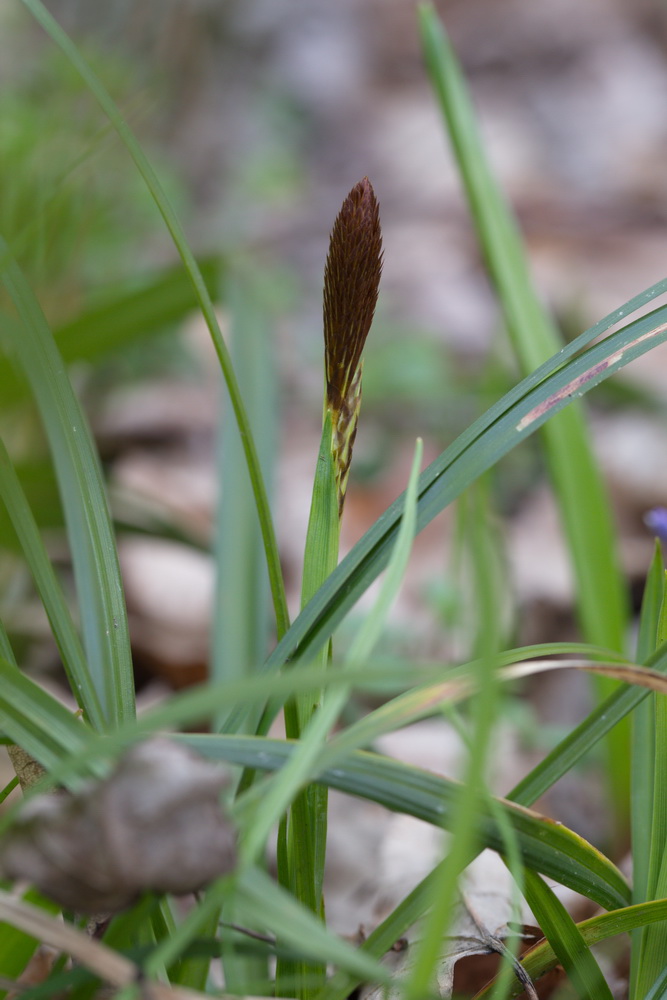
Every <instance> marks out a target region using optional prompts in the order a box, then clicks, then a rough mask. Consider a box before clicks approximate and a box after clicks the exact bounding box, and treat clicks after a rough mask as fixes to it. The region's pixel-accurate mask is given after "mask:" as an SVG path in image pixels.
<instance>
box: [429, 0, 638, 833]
mask: <svg viewBox="0 0 667 1000" xmlns="http://www.w3.org/2000/svg"><path fill="white" fill-rule="evenodd" d="M419 25H420V31H421V38H422V45H423V49H424V54H425V61H426V66H427V68H428V71H429V75H430V77H431V82H432V85H433V87H434V90H435V92H436V95H437V98H438V101H439V105H440V108H441V111H442V114H443V117H444V120H445V122H446V125H447V129H448V133H449V137H450V140H451V144H452V147H453V150H454V154H455V157H456V160H457V164H458V168H459V173H460V176H461V179H462V182H463V186H464V189H465V191H466V195H467V199H468V203H469V206H470V211H471V214H472V217H473V220H474V224H475V227H476V231H477V235H478V238H479V241H480V244H481V247H482V250H483V252H484V256H485V258H486V262H487V268H488V271H489V274H490V276H491V279H492V281H493V283H494V285H495V287H496V290H497V293H498V297H499V300H500V304H501V307H502V310H503V314H504V317H505V322H506V326H507V329H508V331H509V335H510V340H511V342H512V345H513V348H514V351H515V354H516V356H517V358H518V360H519V365H520V368H521V369H522V371H523V372H524V373H525V374H528V373H530V372H531V371H533V369H534V368H536V367H537V366H538V365H540V364H541V363H542V362H543V361H545V360H546V359H547V358H548V357H549V356H551V355H552V354H554V353H555V352H556V351H557V350H558V349H559V347H561V346H562V338H561V337H560V336H559V334H558V331H557V329H556V327H555V325H554V324H553V322H552V321H551V319H550V317H549V315H548V314H547V312H546V311H545V309H544V308H543V306H542V305H541V303H540V301H539V299H538V296H537V295H536V293H535V290H534V287H533V283H532V279H531V277H530V273H529V267H528V262H527V260H526V256H525V251H524V248H523V244H522V240H521V236H520V234H519V230H518V227H517V225H516V222H515V220H514V218H513V217H512V215H511V212H510V210H509V208H508V206H507V204H506V202H505V199H504V198H503V196H502V194H501V191H500V188H499V186H498V184H497V183H496V181H495V179H494V177H493V174H492V172H491V169H490V167H489V165H488V162H487V158H486V155H485V150H484V147H483V144H482V141H481V138H480V135H479V131H478V128H477V123H476V116H475V112H474V110H473V106H472V101H471V99H470V96H469V94H468V92H467V88H466V84H465V81H464V78H463V74H462V72H461V70H460V67H459V66H458V63H457V60H456V58H455V56H454V53H453V51H452V48H451V45H450V43H449V40H448V38H447V36H446V34H445V31H444V29H443V27H442V23H441V21H440V20H439V18H438V15H437V14H436V11H435V9H434V7H433V6H432V5H431V4H422V5H420V7H419ZM543 441H544V446H545V453H546V460H547V465H548V469H549V475H550V478H551V481H552V483H553V488H554V492H555V495H556V500H557V503H558V507H559V511H560V517H561V521H562V524H563V528H564V533H565V537H566V539H567V543H568V551H569V556H570V560H571V562H572V566H573V569H574V578H575V590H576V596H577V600H576V609H577V614H578V617H579V620H580V623H581V627H582V630H583V634H584V637H585V638H586V639H588V640H589V642H592V643H595V644H598V645H605V646H609V647H610V648H611V649H617V650H622V649H623V648H624V642H625V633H626V629H627V621H628V597H627V592H626V587H625V582H624V579H623V576H622V573H621V568H620V562H619V558H618V553H617V544H616V537H615V531H614V525H613V519H612V515H611V508H610V503H609V498H608V496H607V492H606V489H605V485H604V482H603V479H602V476H601V474H600V471H599V469H598V467H597V464H596V461H595V457H594V455H593V451H592V448H591V444H590V440H589V435H588V432H587V428H586V424H585V419H584V416H583V412H582V410H581V409H580V407H579V406H578V405H577V404H575V405H574V406H571V407H569V409H568V410H567V411H566V412H564V413H562V414H560V415H559V416H558V417H557V418H556V419H555V420H551V421H549V423H547V424H546V425H545V427H544V430H543ZM596 688H597V690H598V692H599V695H600V696H601V697H603V696H604V695H607V694H609V693H610V692H611V691H612V690H613V689H614V684H613V682H610V681H608V680H606V679H605V678H598V679H596ZM629 741H630V731H629V726H628V725H623V726H620V727H617V728H616V729H615V730H614V732H613V733H611V734H610V736H609V737H608V741H607V748H608V753H609V767H608V768H607V775H608V781H609V787H610V791H611V795H612V801H613V804H614V808H615V811H616V815H617V820H618V822H619V824H620V828H623V827H624V826H625V822H626V817H627V803H628V794H629V787H630V763H629V762H630V754H629Z"/></svg>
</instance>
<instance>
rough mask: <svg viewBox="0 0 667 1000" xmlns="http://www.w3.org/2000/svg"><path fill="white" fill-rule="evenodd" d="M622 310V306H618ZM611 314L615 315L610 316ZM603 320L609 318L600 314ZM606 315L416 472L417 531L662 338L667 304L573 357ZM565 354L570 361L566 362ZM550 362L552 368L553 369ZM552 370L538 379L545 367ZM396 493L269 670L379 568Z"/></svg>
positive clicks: (322, 634)
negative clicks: (554, 418)
mask: <svg viewBox="0 0 667 1000" xmlns="http://www.w3.org/2000/svg"><path fill="white" fill-rule="evenodd" d="M619 312H622V310H619ZM614 315H615V314H614ZM607 320H609V317H607ZM607 320H605V321H604V322H603V323H601V324H597V325H596V327H595V328H591V330H590V331H587V332H586V334H583V335H582V337H581V338H579V340H578V342H577V341H575V342H573V344H570V345H568V347H567V348H565V349H563V351H561V352H559V354H558V355H557V356H555V357H554V358H552V359H551V360H550V362H548V363H546V364H545V365H544V366H542V367H541V368H540V369H538V370H537V371H536V372H534V373H533V375H531V376H529V377H528V378H527V379H524V380H523V381H522V382H521V383H519V385H518V386H516V387H515V388H514V389H513V390H512V391H511V392H509V393H508V394H507V395H506V396H504V397H503V399H502V400H499V402H498V403H496V404H494V406H492V407H491V408H490V409H489V410H488V411H487V412H486V413H485V414H484V415H483V416H482V417H480V418H479V419H478V420H477V421H475V422H474V423H473V424H472V425H471V426H470V427H469V428H468V429H467V430H466V431H465V432H464V433H463V434H462V435H461V436H460V437H459V438H457V440H456V441H455V442H454V443H453V444H452V445H450V447H449V448H447V449H446V450H445V451H444V452H443V453H442V454H441V455H440V456H439V458H437V459H436V460H435V461H434V462H433V463H431V465H430V466H429V467H428V468H427V469H426V470H425V471H424V472H423V473H422V476H421V478H420V484H419V499H418V505H417V530H418V531H421V529H422V528H424V527H425V526H426V525H427V524H429V523H430V522H431V521H432V520H433V518H434V517H435V516H436V515H437V514H438V513H440V511H441V510H443V509H444V508H445V507H446V506H447V505H448V504H450V503H451V502H452V501H453V500H455V499H456V498H457V497H458V496H460V495H461V493H462V492H463V490H464V489H466V487H468V486H469V485H470V484H471V483H472V482H474V481H475V480H476V479H478V478H479V476H480V475H482V473H483V472H485V471H486V470H487V469H489V468H491V467H492V466H493V465H495V464H496V463H497V462H498V461H499V459H500V458H502V457H503V456H504V455H506V454H507V453H508V452H509V451H510V450H511V449H512V448H514V447H515V446H516V445H517V444H519V443H520V442H521V441H523V440H525V439H526V438H527V437H528V436H529V435H530V434H532V433H534V431H536V430H537V429H538V428H539V427H540V426H542V424H543V423H545V422H546V420H548V419H549V418H550V417H551V416H553V415H554V414H555V413H557V412H559V411H560V410H562V409H563V408H564V407H566V406H567V405H568V404H569V403H570V402H571V401H572V399H573V398H576V397H578V396H581V395H583V394H584V393H586V392H588V391H590V389H592V388H593V387H594V386H595V385H598V384H599V383H600V382H602V381H603V380H604V379H606V378H608V377H609V376H610V375H611V374H613V373H614V372H616V371H619V370H620V369H621V368H622V367H624V366H625V365H627V364H629V363H630V361H632V360H634V358H636V357H639V356H641V355H642V354H644V353H646V351H648V350H650V349H651V348H652V347H654V346H656V345H657V344H659V343H662V342H663V341H664V340H665V339H667V308H666V307H661V308H659V309H656V310H655V311H654V312H653V313H650V314H649V315H647V316H644V317H641V318H640V319H638V320H635V321H633V322H632V323H629V324H628V325H627V326H625V327H623V328H622V329H620V330H618V331H616V332H615V333H612V334H610V335H609V336H608V337H607V338H606V339H605V340H603V341H601V342H600V343H597V344H595V345H594V346H593V347H591V348H589V349H588V350H587V351H585V352H584V353H583V354H579V355H578V356H576V357H574V358H572V354H576V350H575V351H573V350H572V348H573V346H574V344H577V346H578V348H581V346H582V345H583V344H584V343H588V342H589V340H590V336H591V332H592V330H593V329H596V330H597V331H598V332H599V330H600V329H601V328H606V326H605V323H607ZM566 358H569V359H571V360H567V361H566V360H565V359H566ZM554 368H555V369H556V370H554ZM547 371H549V372H551V374H549V375H548V376H547V377H546V378H545V372H547ZM403 502H404V500H403V497H402V496H401V497H399V498H398V499H397V500H396V501H394V503H393V504H392V505H391V506H390V507H389V508H388V509H387V510H386V511H385V513H384V514H383V515H382V516H381V517H380V518H379V519H378V521H377V522H376V523H375V524H374V525H373V527H372V528H371V529H370V530H369V531H368V532H367V533H366V534H365V535H364V537H363V538H362V539H361V540H360V541H359V542H358V543H357V544H356V545H355V546H354V548H353V549H352V551H351V552H350V553H348V555H347V556H346V557H345V559H343V561H342V562H341V563H340V565H339V566H338V567H337V568H336V570H335V571H334V572H333V573H332V574H331V576H330V577H329V579H328V580H327V581H326V583H325V584H324V585H323V586H322V587H321V588H320V589H319V591H318V592H317V594H315V596H314V597H313V599H312V600H311V601H309V603H308V605H307V606H306V607H305V608H304V610H303V611H302V612H301V614H300V615H299V616H298V618H297V619H296V620H295V621H294V623H293V624H292V627H291V629H290V630H289V633H288V634H287V635H285V637H284V638H283V639H282V640H281V642H280V643H279V644H278V646H277V647H276V649H275V650H274V652H273V653H272V654H271V656H270V657H269V658H268V660H267V662H266V669H275V668H277V667H279V666H281V665H282V664H283V663H285V662H286V661H287V660H289V659H291V658H293V657H294V655H295V653H296V651H297V648H298V650H299V655H300V656H307V655H308V656H312V655H313V653H314V652H315V651H316V650H317V649H319V648H320V647H321V645H322V643H323V642H325V641H327V639H328V637H329V636H330V634H331V632H332V631H333V629H334V628H335V627H336V626H337V625H338V623H339V622H340V621H341V620H342V619H343V618H344V616H345V615H346V613H347V612H348V611H349V609H350V608H351V607H352V606H353V605H354V604H355V603H356V601H357V600H358V598H359V597H360V595H361V594H362V593H363V592H364V591H365V590H366V589H367V588H368V587H369V586H370V584H371V583H372V581H373V580H374V579H375V578H376V577H377V575H378V574H379V573H380V572H381V571H382V569H384V567H385V566H386V563H387V560H388V556H389V552H390V551H391V547H392V545H393V542H394V540H395V536H396V532H397V530H398V523H399V520H400V516H401V512H402V509H403Z"/></svg>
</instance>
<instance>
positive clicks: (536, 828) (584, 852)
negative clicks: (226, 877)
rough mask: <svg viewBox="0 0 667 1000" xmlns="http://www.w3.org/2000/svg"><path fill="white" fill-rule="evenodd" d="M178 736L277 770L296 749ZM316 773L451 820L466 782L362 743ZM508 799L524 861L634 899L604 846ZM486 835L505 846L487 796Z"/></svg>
mask: <svg viewBox="0 0 667 1000" xmlns="http://www.w3.org/2000/svg"><path fill="white" fill-rule="evenodd" d="M177 738H178V739H179V741H182V742H184V743H186V744H187V745H188V746H191V747H193V748H194V749H195V750H197V751H198V752H199V753H201V754H203V755H204V756H206V757H211V758H212V759H216V760H225V761H227V762H228V763H234V764H240V765H242V766H244V767H254V768H257V769H258V770H264V771H275V770H278V769H279V768H280V767H282V766H283V765H284V764H285V763H286V762H287V761H288V760H289V758H290V756H291V754H292V753H294V752H295V747H294V745H293V744H290V743H285V742H281V741H279V740H270V739H265V738H260V737H251V736H219V735H199V734H183V735H180V736H178V737H177ZM316 780H318V781H321V782H322V783H323V784H326V785H328V786H329V787H330V788H337V789H338V790H339V791H342V792H346V793H348V794H349V795H354V796H356V797H358V798H364V799H369V800H370V801H372V802H377V803H379V804H380V805H383V806H385V807H386V808H387V809H390V810H392V811H393V812H402V813H407V814H408V815H411V816H415V817H416V818H417V819H423V820H424V821H425V822H427V823H432V824H433V825H435V826H439V827H444V828H448V826H449V825H450V823H451V820H452V810H453V808H454V807H455V806H456V803H457V801H458V797H459V795H460V789H461V785H460V784H459V783H457V782H454V781H450V780H447V779H445V778H439V777H436V776H435V775H432V774H428V773H426V772H425V771H420V770H419V769H417V768H412V767H408V766H406V765H405V764H401V763H399V762H398V761H395V760H390V759H388V758H385V757H380V756H378V755H377V754H370V753H365V752H361V751H357V752H355V753H352V754H350V755H349V756H348V757H347V758H346V759H345V760H344V761H341V762H339V764H338V765H337V766H336V767H332V768H327V769H325V770H323V771H322V772H321V773H320V774H319V775H317V778H316ZM501 805H502V807H503V809H504V810H505V811H506V813H507V816H508V818H509V820H510V822H512V824H513V826H514V828H515V830H516V833H517V838H518V841H519V844H520V847H521V853H522V857H523V862H524V864H525V865H527V866H529V867H531V868H534V869H535V870H536V871H539V872H542V873H543V874H544V875H548V876H549V877H551V878H554V879H556V880H557V881H559V882H561V883H562V884H563V885H568V886H570V888H574V889H575V890H576V891H577V892H581V893H582V894H583V895H586V896H588V897H589V898H590V899H594V900H595V901H596V902H598V903H599V904H600V905H601V906H604V907H605V908H607V909H613V908H615V907H618V906H624V905H626V904H627V902H628V899H629V895H630V890H629V887H628V885H627V883H626V881H625V879H624V878H623V876H622V875H621V873H620V872H619V871H618V869H617V868H616V867H615V866H614V865H613V864H612V863H611V862H610V861H609V860H608V859H607V858H605V857H604V855H602V854H600V852H599V851H597V850H595V848H593V847H591V845H590V844H587V843H586V841H584V840H583V839H582V838H581V837H579V836H578V835H577V834H576V833H574V832H573V831H572V830H569V829H567V828H566V827H564V826H562V825H561V824H558V823H554V822H553V821H552V820H549V819H545V818H543V817H540V816H538V815H537V814H535V813H531V812H530V811H529V810H527V809H524V808H523V807H521V806H517V805H515V804H514V803H509V802H506V801H501ZM479 839H480V843H482V844H484V846H486V847H491V848H492V849H493V850H495V851H502V850H503V837H502V835H501V833H500V831H499V830H498V827H497V824H496V823H495V822H494V819H493V817H492V816H491V814H490V812H489V809H488V806H487V804H486V802H481V803H480V806H479Z"/></svg>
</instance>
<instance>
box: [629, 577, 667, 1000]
mask: <svg viewBox="0 0 667 1000" xmlns="http://www.w3.org/2000/svg"><path fill="white" fill-rule="evenodd" d="M661 561H662V560H660V562H661ZM654 562H657V559H656V560H655V561H654ZM654 590H656V591H657V587H656V585H655V584H654ZM662 592H663V598H662V604H661V605H660V610H659V612H658V617H657V624H656V633H655V636H656V638H655V642H656V644H663V643H665V642H667V602H666V600H665V576H664V570H663V585H662ZM653 596H655V597H657V593H655V594H654V595H653ZM651 603H652V602H651ZM648 617H649V618H650V617H652V616H651V615H650V613H649V615H648ZM648 627H649V622H647V628H648ZM651 702H652V708H653V726H652V735H653V741H652V742H653V746H651V745H649V746H648V747H647V748H646V750H647V751H648V752H651V751H652V753H653V766H652V772H653V787H652V788H650V789H647V793H648V801H647V802H646V805H647V806H648V812H647V814H646V816H645V822H646V824H647V825H650V836H649V840H648V843H649V849H648V858H647V870H646V871H645V872H643V871H642V872H641V873H642V875H644V874H645V877H646V885H645V893H646V897H647V898H648V899H655V898H661V897H664V896H667V863H666V860H665V850H666V849H667V697H666V696H665V695H662V694H655V695H652V696H651ZM633 851H634V845H633ZM640 871H641V869H640ZM636 947H637V948H638V952H637V954H636V964H635V969H636V975H637V980H636V990H637V995H638V996H643V995H644V994H645V993H646V992H647V991H648V989H649V988H650V987H651V985H652V984H653V983H654V981H655V979H656V977H658V976H659V975H660V973H661V971H662V970H663V969H664V966H665V948H666V947H667V924H658V925H656V926H650V927H646V928H645V929H644V930H643V931H642V934H641V938H640V940H639V943H638V945H637V946H636Z"/></svg>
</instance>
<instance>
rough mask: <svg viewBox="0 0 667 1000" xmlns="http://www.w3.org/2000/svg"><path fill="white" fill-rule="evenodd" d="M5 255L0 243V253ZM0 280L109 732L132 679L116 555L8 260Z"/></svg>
mask: <svg viewBox="0 0 667 1000" xmlns="http://www.w3.org/2000/svg"><path fill="white" fill-rule="evenodd" d="M6 251H7V246H6V244H5V242H4V241H3V240H2V239H1V238H0V252H6ZM2 278H3V281H4V284H5V286H6V288H7V290H8V292H9V294H10V296H11V298H12V300H13V302H14V305H15V306H16V309H17V312H18V314H19V316H20V318H21V321H22V322H21V324H20V325H19V324H16V323H10V324H8V325H7V335H8V337H9V340H10V343H11V347H12V350H13V351H14V353H15V354H16V357H17V358H18V360H19V362H20V365H21V368H22V369H23V372H24V374H25V376H26V378H27V380H28V382H29V383H30V386H31V389H32V392H33V395H34V398H35V402H36V404H37V406H38V408H39V411H40V415H41V418H42V423H43V425H44V430H45V432H46V434H47V437H48V439H49V444H50V447H51V454H52V457H53V463H54V466H55V470H56V475H57V478H58V486H59V490H60V495H61V498H62V503H63V509H64V512H65V519H66V522H67V533H68V539H69V544H70V548H71V552H72V562H73V565H74V576H75V580H76V587H77V597H78V601H79V607H80V610H81V624H82V631H83V639H84V647H85V651H86V657H87V661H88V669H89V671H90V675H91V678H92V682H93V684H94V686H95V689H96V691H97V695H98V698H99V701H100V704H101V706H102V711H103V712H104V719H105V722H106V725H107V726H108V727H110V728H115V727H117V726H118V725H119V724H120V723H121V722H124V721H125V720H127V719H130V718H132V717H133V716H134V679H133V674H132V658H131V653H130V639H129V633H128V627H127V614H126V611H125V601H124V597H123V588H122V584H121V579H120V568H119V566H118V553H117V551H116V543H115V539H114V534H113V528H112V525H111V518H110V516H109V509H108V506H107V500H106V494H105V491H104V482H103V479H102V471H101V469H100V464H99V459H98V456H97V453H96V451H95V447H94V444H93V440H92V436H91V433H90V431H89V429H88V424H87V422H86V419H85V416H84V414H83V411H82V409H81V407H80V405H79V402H78V400H77V399H76V396H75V395H74V392H73V390H72V387H71V385H70V383H69V380H68V378H67V375H66V374H65V371H64V368H63V363H62V359H61V357H60V355H59V354H58V349H57V347H56V345H55V342H54V340H53V335H52V334H51V331H50V329H49V326H48V323H47V321H46V318H45V316H44V314H43V312H42V310H41V308H40V306H39V303H38V302H37V300H36V298H35V296H34V295H33V293H32V290H31V289H30V286H29V285H28V283H27V281H26V280H25V278H24V276H23V274H22V272H21V270H20V268H19V267H18V265H17V264H16V263H15V262H14V261H11V260H9V261H8V262H7V263H6V264H5V267H4V272H3V274H2ZM81 693H82V694H83V693H84V692H81ZM86 708H88V706H86ZM93 714H95V709H94V706H93Z"/></svg>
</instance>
